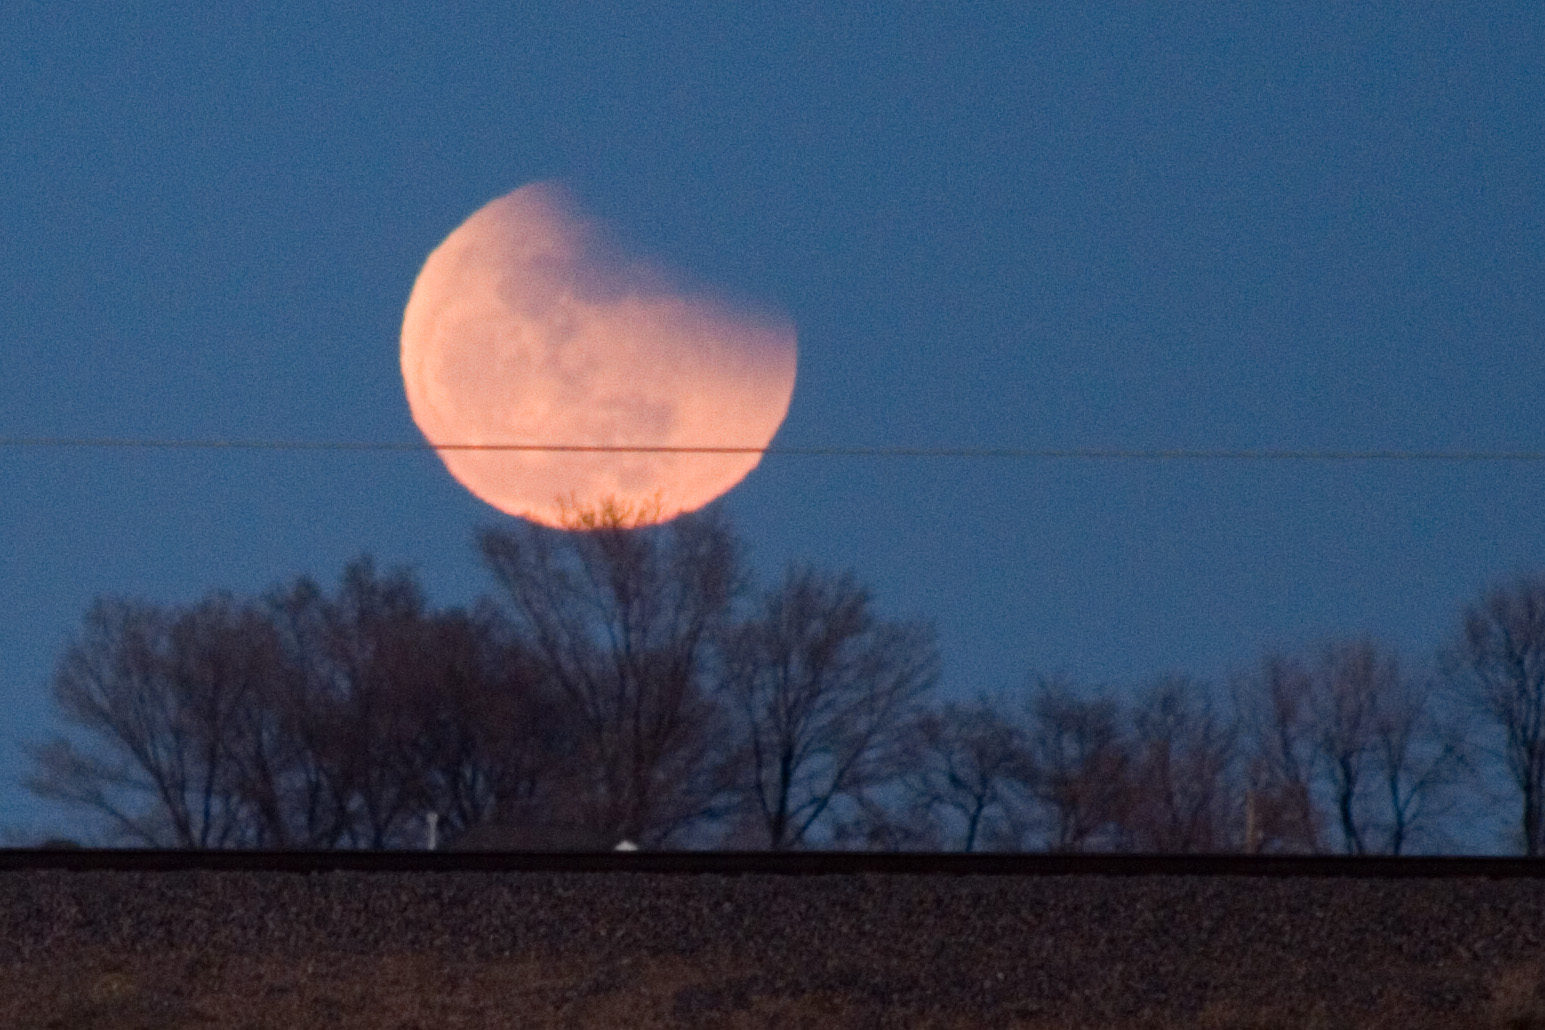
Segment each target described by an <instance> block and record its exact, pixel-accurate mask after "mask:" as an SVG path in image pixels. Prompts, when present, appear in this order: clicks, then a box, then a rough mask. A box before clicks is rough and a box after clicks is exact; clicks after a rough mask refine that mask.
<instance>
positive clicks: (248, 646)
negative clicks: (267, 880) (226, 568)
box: [27, 594, 277, 848]
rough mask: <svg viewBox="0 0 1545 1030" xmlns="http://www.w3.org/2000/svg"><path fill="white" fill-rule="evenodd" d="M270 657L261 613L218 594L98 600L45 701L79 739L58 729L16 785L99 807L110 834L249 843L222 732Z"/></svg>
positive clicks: (165, 842) (178, 843)
mask: <svg viewBox="0 0 1545 1030" xmlns="http://www.w3.org/2000/svg"><path fill="white" fill-rule="evenodd" d="M276 660H277V649H276V648H275V647H274V641H273V638H272V634H271V633H269V632H267V624H266V622H265V620H264V619H263V617H262V615H261V613H260V612H259V611H257V610H256V609H255V608H253V607H252V606H250V605H243V604H240V603H238V602H237V601H235V600H234V599H232V598H231V597H230V596H228V595H224V594H217V595H213V596H211V597H209V598H207V599H205V600H204V601H202V602H200V603H198V604H196V605H193V606H191V607H188V608H185V609H178V608H168V607H161V606H157V605H151V604H146V603H142V602H132V601H123V600H102V601H98V602H97V603H95V604H94V605H93V606H92V607H91V609H90V610H89V611H88V612H87V614H86V617H85V621H84V626H83V628H82V632H81V633H80V634H79V635H78V636H77V637H76V638H75V639H74V641H72V642H71V643H70V645H69V646H68V647H67V648H66V650H65V652H64V654H63V656H62V658H61V660H60V662H59V665H58V667H57V669H56V671H55V674H54V697H55V700H56V702H57V703H58V705H59V707H60V709H61V711H62V713H63V715H64V717H65V719H66V720H67V721H68V722H69V723H70V724H72V725H73V726H75V727H76V728H77V729H78V730H80V731H83V732H84V734H85V735H86V738H87V740H88V741H89V744H88V745H87V746H86V747H85V748H82V747H81V746H80V744H79V743H78V742H77V741H72V740H70V739H68V738H66V737H63V736H58V737H55V738H53V739H52V740H50V741H49V742H48V743H46V744H44V745H43V746H42V747H41V748H38V749H35V750H34V753H33V757H34V761H35V766H36V767H35V771H34V773H33V774H32V775H31V776H30V777H29V779H28V781H27V785H28V786H29V788H30V789H31V790H32V791H33V792H34V793H35V794H37V795H38V796H40V797H43V798H48V799H52V800H57V801H61V802H64V803H66V804H69V805H71V806H75V807H79V808H83V809H86V810H88V811H91V812H94V813H96V814H97V815H99V816H102V817H105V818H106V820H107V821H108V823H109V826H110V832H112V834H113V835H114V836H115V837H117V838H118V839H124V840H129V841H132V842H136V843H140V844H148V845H155V846H171V847H190V848H193V847H197V848H209V847H223V846H231V845H239V844H250V843H252V842H253V835H252V819H251V813H250V812H249V811H248V809H247V807H246V806H245V804H243V802H242V800H241V798H240V797H239V795H237V794H236V792H235V791H234V790H233V786H234V780H235V776H236V764H235V762H234V760H233V755H232V750H231V747H230V739H231V736H232V733H233V729H234V726H235V723H236V721H237V719H238V717H239V714H240V712H241V710H242V708H243V707H245V706H246V705H248V704H250V703H251V702H252V699H253V697H254V695H256V694H257V693H258V691H259V690H260V689H261V686H262V684H263V682H264V681H265V680H266V679H267V678H268V677H270V676H272V675H273V674H274V670H275V667H276Z"/></svg>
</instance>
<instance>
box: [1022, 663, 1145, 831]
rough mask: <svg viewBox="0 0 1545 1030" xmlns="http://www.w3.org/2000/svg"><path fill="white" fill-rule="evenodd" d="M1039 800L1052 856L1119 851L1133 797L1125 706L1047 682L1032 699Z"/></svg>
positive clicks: (1032, 756) (1043, 681)
mask: <svg viewBox="0 0 1545 1030" xmlns="http://www.w3.org/2000/svg"><path fill="white" fill-rule="evenodd" d="M1028 741H1029V756H1030V762H1031V767H1032V769H1033V770H1034V772H1033V781H1032V783H1033V787H1032V790H1033V792H1034V794H1035V799H1036V801H1037V802H1038V804H1039V806H1040V808H1041V810H1042V812H1043V815H1044V819H1045V821H1046V824H1047V831H1046V838H1045V844H1046V846H1047V847H1048V848H1049V849H1050V850H1053V851H1086V850H1090V849H1094V848H1101V847H1106V848H1108V847H1113V846H1115V845H1116V844H1117V843H1118V842H1119V839H1120V832H1121V827H1122V825H1123V821H1124V819H1125V817H1126V814H1127V805H1128V802H1129V800H1130V797H1131V790H1130V782H1129V777H1130V775H1131V768H1132V763H1131V755H1130V753H1129V751H1128V748H1127V742H1126V740H1124V739H1123V736H1122V732H1121V708H1120V706H1119V705H1118V704H1117V703H1116V702H1115V701H1114V700H1112V699H1110V698H1107V697H1101V696H1086V694H1085V692H1084V691H1081V690H1079V689H1078V688H1077V687H1075V686H1074V685H1073V684H1071V683H1069V682H1067V681H1065V680H1061V679H1046V678H1043V679H1040V680H1038V681H1037V682H1036V684H1035V686H1034V687H1033V688H1032V690H1031V693H1030V698H1029V727H1028Z"/></svg>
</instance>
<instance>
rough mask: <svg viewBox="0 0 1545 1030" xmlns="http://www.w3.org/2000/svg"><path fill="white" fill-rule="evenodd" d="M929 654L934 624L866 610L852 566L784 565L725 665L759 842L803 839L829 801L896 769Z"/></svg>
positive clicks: (778, 847) (929, 679)
mask: <svg viewBox="0 0 1545 1030" xmlns="http://www.w3.org/2000/svg"><path fill="white" fill-rule="evenodd" d="M938 664H939V659H938V651H937V648H936V646H935V644H934V640H933V634H932V631H931V630H930V629H929V628H928V627H926V626H924V625H922V624H920V623H907V622H899V621H893V620H887V619H882V618H879V617H878V616H876V615H875V613H874V611H873V607H872V603H871V600H870V597H869V594H868V592H867V591H865V590H864V589H863V588H861V587H860V586H859V585H858V584H857V582H856V581H855V580H854V578H853V576H852V574H851V573H846V574H843V575H831V574H827V573H823V572H819V571H816V570H813V569H810V568H805V567H797V566H796V567H792V568H790V569H788V570H787V572H786V573H785V574H784V577H783V580H782V582H781V583H780V584H778V585H777V586H776V587H774V588H773V589H771V590H770V591H768V592H767V593H766V594H765V595H764V596H763V597H762V599H761V602H760V604H759V605H758V607H757V610H756V611H755V612H754V613H753V614H752V616H751V617H750V618H749V619H748V620H746V621H745V622H744V623H742V624H741V625H740V626H739V627H738V628H737V631H736V633H735V634H734V638H733V643H732V644H731V646H730V648H729V655H728V665H727V672H726V675H727V680H728V684H729V692H730V695H731V697H732V698H733V703H734V707H735V709H736V711H737V713H738V715H739V719H740V734H741V736H742V738H743V739H744V741H745V742H746V749H747V751H748V756H749V757H748V761H747V767H746V773H745V777H746V779H745V782H744V784H743V787H742V791H741V794H742V797H743V799H744V800H745V802H746V808H747V809H748V810H749V811H751V812H753V813H755V822H756V823H757V824H758V825H759V827H760V829H761V831H762V832H761V835H760V839H759V840H758V844H759V845H760V846H762V847H766V848H769V849H771V850H774V851H782V850H786V849H789V848H798V847H802V846H804V845H806V844H807V843H808V842H809V840H810V836H811V833H812V831H813V830H814V828H815V827H816V826H817V825H818V824H819V823H820V821H821V819H822V818H823V817H824V816H827V815H828V814H829V813H830V812H831V809H832V806H833V805H834V804H837V803H840V802H842V801H844V800H846V801H854V802H856V800H857V799H859V798H861V797H862V796H863V795H864V794H865V793H867V792H868V791H870V790H872V789H873V788H875V787H876V786H878V785H879V784H880V783H883V782H885V781H886V780H888V779H891V778H893V777H894V776H895V775H896V773H897V772H898V771H899V765H898V759H899V757H900V750H899V745H900V742H901V734H902V730H903V727H904V725H905V721H906V719H907V717H908V716H909V714H910V710H911V708H912V706H913V705H914V703H915V702H916V701H917V700H918V699H919V698H920V697H921V695H922V694H923V693H924V692H925V691H927V690H928V689H929V688H930V687H931V686H932V685H933V683H934V681H935V679H936V678H937V675H938Z"/></svg>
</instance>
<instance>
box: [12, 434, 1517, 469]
mask: <svg viewBox="0 0 1545 1030" xmlns="http://www.w3.org/2000/svg"><path fill="white" fill-rule="evenodd" d="M0 448H12V449H21V448H33V449H39V448H56V449H118V450H183V451H188V450H209V451H222V450H224V451H337V452H349V451H354V452H371V451H381V452H409V453H411V452H429V451H513V452H522V451H525V452H548V453H568V454H762V455H765V456H767V457H787V458H980V459H1019V460H1057V461H1061V460H1072V461H1325V462H1444V463H1452V464H1473V463H1479V462H1492V463H1496V462H1514V463H1520V462H1545V451H1495V450H1448V451H1434V450H1399V449H1367V450H1356V449H1336V448H1183V447H1175V448H1125V447H766V448H763V447H667V446H647V445H640V446H629V445H608V444H513V443H512V444H480V443H451V444H431V443H429V442H427V441H392V440H254V439H248V440H239V439H238V440H216V439H195V440H177V439H156V438H139V437H66V436H33V437H22V436H0Z"/></svg>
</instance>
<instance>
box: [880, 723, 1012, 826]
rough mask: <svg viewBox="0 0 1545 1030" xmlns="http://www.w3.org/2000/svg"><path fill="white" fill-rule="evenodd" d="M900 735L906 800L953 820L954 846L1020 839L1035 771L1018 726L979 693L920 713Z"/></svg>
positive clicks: (937, 816)
mask: <svg viewBox="0 0 1545 1030" xmlns="http://www.w3.org/2000/svg"><path fill="white" fill-rule="evenodd" d="M906 741H907V743H906V752H905V754H906V765H905V768H906V772H905V773H904V776H903V778H904V781H905V783H906V789H907V793H908V795H909V800H910V801H911V802H912V803H913V804H914V805H915V806H917V807H918V808H920V809H921V810H922V811H923V812H924V813H926V814H927V815H928V816H929V817H930V818H932V819H934V820H938V821H939V822H941V823H950V824H954V825H955V826H958V831H957V834H956V836H955V840H956V841H957V842H958V843H957V847H958V849H959V850H961V851H977V850H981V849H984V848H988V849H994V850H997V849H1004V850H1014V849H1017V848H1019V847H1021V846H1022V843H1023V840H1024V837H1025V835H1026V833H1027V832H1028V830H1029V826H1028V825H1027V823H1028V819H1029V811H1028V810H1029V806H1030V798H1031V797H1032V785H1033V783H1034V779H1035V770H1034V768H1033V766H1032V765H1031V761H1030V749H1029V742H1028V740H1027V739H1026V734H1025V728H1024V726H1022V725H1020V724H1019V723H1017V722H1015V721H1014V720H1013V719H1011V718H1010V717H1009V716H1008V715H1007V714H1006V713H1004V712H1003V711H1002V709H1001V708H1000V706H999V705H997V704H995V703H993V702H991V701H988V700H985V699H983V700H979V701H976V702H974V703H972V704H968V705H962V704H946V705H944V706H943V707H942V708H938V709H933V710H928V711H924V712H922V713H920V714H919V715H918V716H917V717H916V718H915V719H914V720H913V721H912V723H911V724H910V725H909V726H908V727H907V734H906ZM941 835H942V833H941Z"/></svg>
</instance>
